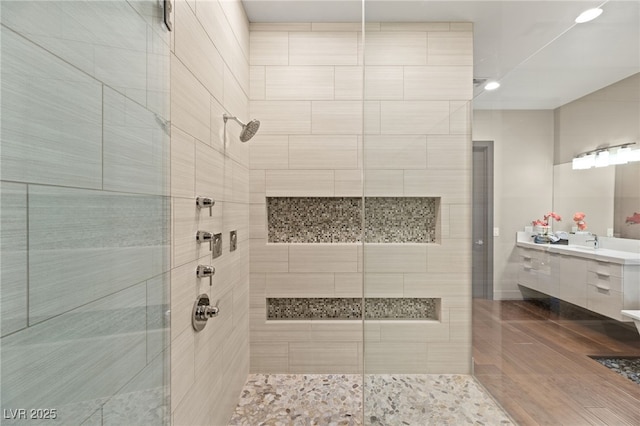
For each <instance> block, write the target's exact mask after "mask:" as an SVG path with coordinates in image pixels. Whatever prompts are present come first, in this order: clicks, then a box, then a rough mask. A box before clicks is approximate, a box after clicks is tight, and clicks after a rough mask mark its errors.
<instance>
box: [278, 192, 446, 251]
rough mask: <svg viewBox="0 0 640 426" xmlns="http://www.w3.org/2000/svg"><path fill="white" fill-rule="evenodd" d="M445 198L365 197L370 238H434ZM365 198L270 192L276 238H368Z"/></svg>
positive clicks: (427, 240) (297, 240) (336, 240)
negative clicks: (363, 201)
mask: <svg viewBox="0 0 640 426" xmlns="http://www.w3.org/2000/svg"><path fill="white" fill-rule="evenodd" d="M439 201H440V199H439V198H433V197H367V198H365V209H364V217H365V220H364V222H365V241H366V242H368V243H433V242H436V226H437V218H438V210H439V205H440V202H439ZM362 222H363V220H362V198H360V197H267V227H268V238H269V242H270V243H359V242H362Z"/></svg>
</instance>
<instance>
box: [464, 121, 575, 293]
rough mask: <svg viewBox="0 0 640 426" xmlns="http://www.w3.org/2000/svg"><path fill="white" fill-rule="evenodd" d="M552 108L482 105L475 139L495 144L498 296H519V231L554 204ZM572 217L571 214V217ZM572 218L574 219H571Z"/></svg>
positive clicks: (496, 281) (495, 223) (495, 289)
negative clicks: (498, 108) (499, 108)
mask: <svg viewBox="0 0 640 426" xmlns="http://www.w3.org/2000/svg"><path fill="white" fill-rule="evenodd" d="M553 132H554V116H553V111H551V110H536V111H527V110H511V111H490V110H476V111H474V113H473V140H474V141H493V143H494V163H493V164H494V166H493V167H494V194H493V199H494V206H493V207H494V216H493V217H494V225H493V226H494V227H496V228H499V229H500V236H499V237H494V253H493V256H494V259H493V275H494V298H495V299H498V300H500V299H519V298H521V297H522V296H521V294H520V291H519V290H518V286H517V284H516V281H517V270H518V266H517V261H518V259H517V257H516V253H515V236H516V232H517V231H522V230H524V227H525V226H528V225H530V224H531V221H533V220H534V219H541V218H542V216H543V215H544V214H546V213H548V212H549V211H551V208H552V205H553V204H552V203H553V149H554V145H553ZM565 220H566V218H565ZM569 220H570V218H569Z"/></svg>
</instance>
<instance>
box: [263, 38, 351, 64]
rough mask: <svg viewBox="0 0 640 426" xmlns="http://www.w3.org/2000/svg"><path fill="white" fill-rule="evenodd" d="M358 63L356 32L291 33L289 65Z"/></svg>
mask: <svg viewBox="0 0 640 426" xmlns="http://www.w3.org/2000/svg"><path fill="white" fill-rule="evenodd" d="M357 64H358V34H357V33H356V32H300V33H297V32H292V33H289V65H357ZM254 65H255V64H254Z"/></svg>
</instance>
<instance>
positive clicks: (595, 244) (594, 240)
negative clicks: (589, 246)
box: [585, 234, 600, 249]
mask: <svg viewBox="0 0 640 426" xmlns="http://www.w3.org/2000/svg"><path fill="white" fill-rule="evenodd" d="M585 243H593V248H594V249H597V248H599V247H600V241H598V236H597V235H596V234H593V240H586V241H585Z"/></svg>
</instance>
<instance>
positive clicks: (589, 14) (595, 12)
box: [576, 7, 602, 24]
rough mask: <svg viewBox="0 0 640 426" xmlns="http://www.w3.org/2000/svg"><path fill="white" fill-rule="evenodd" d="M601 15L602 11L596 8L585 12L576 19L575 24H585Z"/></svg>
mask: <svg viewBox="0 0 640 426" xmlns="http://www.w3.org/2000/svg"><path fill="white" fill-rule="evenodd" d="M601 14H602V9H600V8H597V7H596V8H593V9H588V10H585V11H584V12H582V13H581V14H580V15H578V17H577V18H576V24H584V23H585V22H589V21H593V20H594V19H596V18H597V17H598V16H600V15H601Z"/></svg>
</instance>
